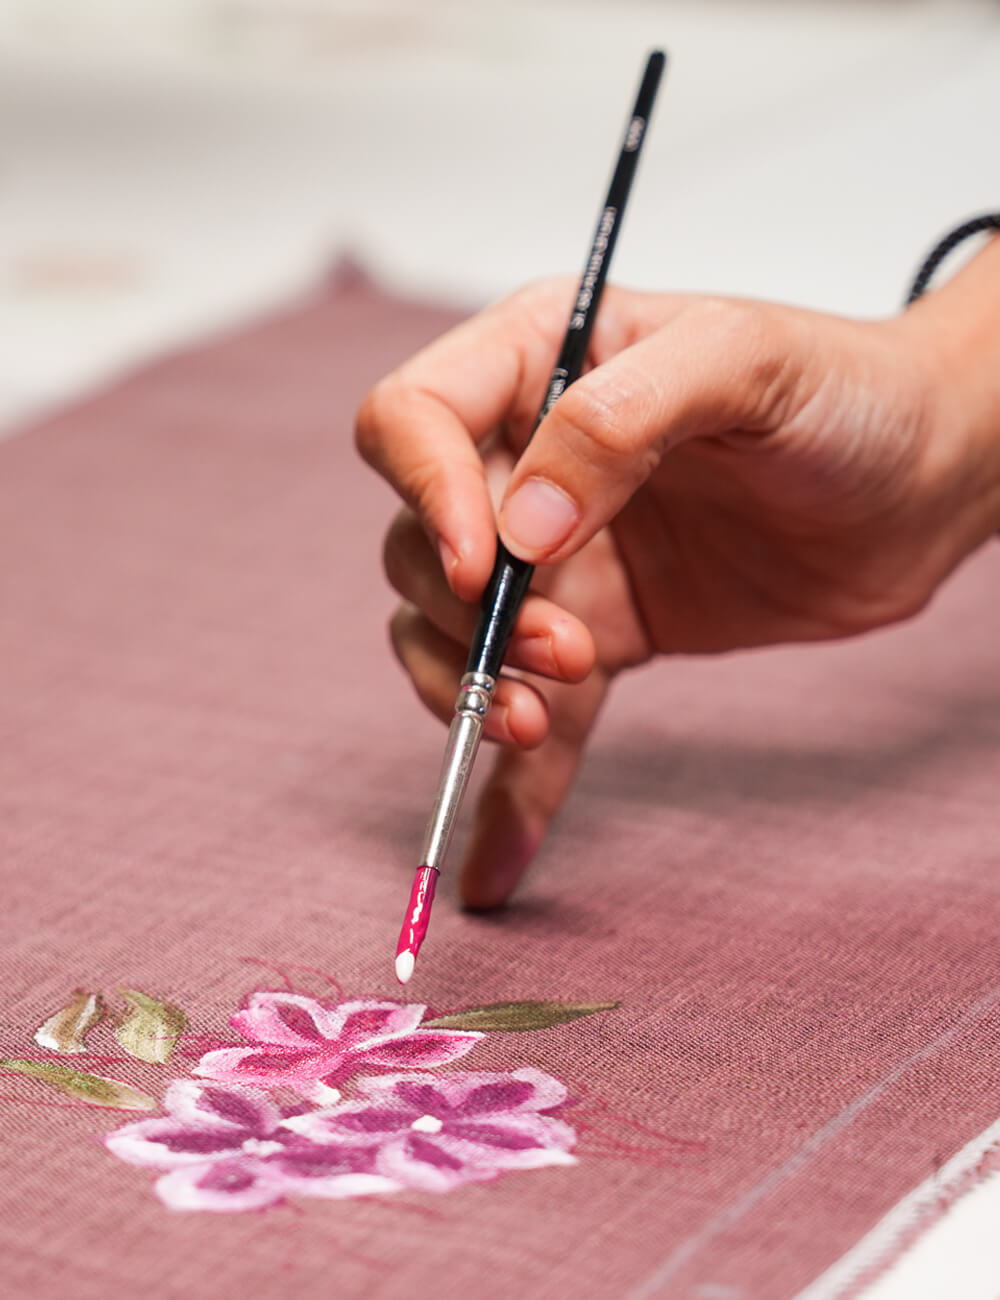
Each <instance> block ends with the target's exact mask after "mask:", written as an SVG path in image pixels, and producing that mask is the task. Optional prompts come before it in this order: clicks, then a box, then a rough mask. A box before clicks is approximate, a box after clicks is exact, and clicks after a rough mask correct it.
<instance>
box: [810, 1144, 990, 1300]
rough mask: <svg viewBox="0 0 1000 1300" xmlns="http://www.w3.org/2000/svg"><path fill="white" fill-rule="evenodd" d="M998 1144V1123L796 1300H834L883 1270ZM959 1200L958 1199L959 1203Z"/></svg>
mask: <svg viewBox="0 0 1000 1300" xmlns="http://www.w3.org/2000/svg"><path fill="white" fill-rule="evenodd" d="M998 1142H1000V1119H998V1120H997V1121H996V1122H995V1123H993V1124H991V1125H990V1126H989V1128H988V1129H986V1130H985V1131H984V1132H982V1133H980V1134H979V1136H978V1137H976V1138H973V1139H972V1141H971V1142H969V1143H967V1144H966V1145H965V1146H964V1147H963V1148H962V1149H961V1151H959V1152H958V1154H957V1155H954V1156H952V1158H951V1159H950V1160H949V1161H948V1163H947V1164H945V1165H942V1166H941V1168H940V1169H939V1170H938V1171H937V1172H936V1173H934V1174H932V1175H931V1177H930V1178H927V1179H925V1180H924V1181H923V1182H922V1183H921V1184H920V1186H919V1187H916V1188H914V1190H913V1191H912V1192H909V1193H908V1194H907V1195H906V1196H904V1197H903V1199H902V1200H901V1201H899V1202H898V1203H897V1204H896V1205H894V1206H893V1208H892V1209H891V1210H890V1211H889V1213H888V1214H887V1215H886V1216H885V1217H884V1218H882V1219H880V1220H879V1222H878V1223H877V1224H876V1225H875V1227H874V1228H872V1230H871V1232H869V1233H868V1234H867V1236H865V1237H862V1239H861V1240H860V1241H859V1242H858V1244H857V1245H856V1246H854V1247H853V1248H852V1249H851V1250H850V1251H848V1253H847V1254H846V1255H843V1256H841V1258H840V1259H839V1260H837V1262H836V1264H834V1265H833V1266H832V1267H831V1268H828V1269H827V1271H826V1272H825V1273H823V1274H821V1275H820V1277H818V1278H817V1279H816V1281H815V1282H813V1283H811V1285H809V1286H808V1287H806V1289H805V1290H804V1291H801V1292H800V1293H799V1294H798V1296H796V1298H795V1300H836V1297H837V1296H839V1295H841V1294H842V1293H843V1292H844V1291H845V1290H846V1289H847V1288H848V1287H851V1286H853V1285H854V1284H855V1282H856V1281H857V1280H858V1279H859V1278H861V1277H862V1276H864V1275H866V1274H868V1273H869V1272H870V1271H871V1270H874V1269H877V1268H878V1267H879V1266H880V1265H883V1266H884V1264H885V1263H886V1262H887V1261H888V1260H889V1257H890V1256H891V1255H892V1254H893V1252H894V1250H896V1249H897V1248H898V1244H899V1242H900V1241H901V1240H902V1239H903V1238H905V1236H906V1234H907V1233H908V1232H909V1231H910V1230H911V1229H912V1228H913V1225H914V1223H915V1222H916V1221H917V1219H918V1217H919V1215H920V1212H921V1211H922V1210H931V1211H933V1210H935V1209H936V1208H937V1207H938V1205H939V1203H940V1202H941V1199H942V1197H947V1195H948V1189H949V1187H950V1186H952V1185H953V1184H955V1183H957V1182H959V1181H960V1180H961V1179H962V1177H963V1175H965V1174H968V1173H971V1172H972V1170H974V1169H975V1167H976V1165H977V1164H978V1163H979V1161H980V1160H981V1159H982V1158H983V1156H984V1155H985V1154H986V1152H987V1151H988V1150H989V1149H990V1147H992V1146H995V1145H996V1144H997V1143H998ZM970 1190H971V1189H970ZM961 1199H962V1197H961V1196H960V1197H959V1200H961ZM957 1204H958V1202H956V1205H957ZM953 1208H954V1206H951V1205H946V1206H944V1208H943V1209H942V1214H948V1213H950V1211H951V1210H952V1209H953ZM933 1226H934V1225H933V1223H928V1225H927V1227H928V1231H929V1230H930V1229H931V1228H932V1227H933ZM914 1245H916V1242H914ZM991 1294H993V1293H992V1292H991Z"/></svg>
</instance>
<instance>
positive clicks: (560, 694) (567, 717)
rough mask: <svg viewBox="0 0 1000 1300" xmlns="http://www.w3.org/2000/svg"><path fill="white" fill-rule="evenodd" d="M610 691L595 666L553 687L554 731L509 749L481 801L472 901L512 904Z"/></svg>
mask: <svg viewBox="0 0 1000 1300" xmlns="http://www.w3.org/2000/svg"><path fill="white" fill-rule="evenodd" d="M607 690H608V679H607V677H606V676H605V675H604V674H603V673H602V672H600V671H598V670H595V671H594V672H592V673H591V674H590V676H589V677H588V678H587V679H586V680H585V681H583V682H581V683H579V684H578V685H574V686H554V687H549V688H547V690H546V695H547V697H548V701H549V719H550V727H549V734H548V736H547V737H546V738H545V740H544V741H543V742H542V743H541V744H540V745H539V746H538V747H537V748H536V749H506V748H505V749H502V750H501V751H500V753H499V754H498V755H497V760H496V763H495V764H494V766H493V770H492V772H491V773H490V775H489V777H488V779H487V782H486V785H485V786H484V788H483V792H482V794H481V796H480V799H479V804H478V806H477V808H476V817H475V822H474V823H473V828H472V835H471V837H470V840H469V847H468V850H467V852H466V855H465V861H464V862H463V864H462V877H461V882H460V884H459V892H460V894H461V898H462V902H463V903H464V905H465V906H466V907H469V908H472V909H474V910H481V909H486V908H491V907H499V906H500V905H501V904H502V903H505V902H506V901H507V899H508V897H509V896H510V894H511V893H512V892H513V890H514V887H515V886H516V884H517V882H518V881H519V880H520V878H521V877H522V876H523V875H524V873H525V871H526V870H527V868H528V866H529V865H530V863H531V860H532V858H533V857H534V856H535V853H536V852H537V851H538V848H539V846H540V845H541V842H542V840H543V839H544V838H545V832H546V831H547V829H548V826H549V823H550V822H551V821H552V818H553V817H554V816H555V815H556V813H557V812H558V811H559V809H560V808H561V806H562V804H563V802H564V800H565V798H566V796H567V795H568V794H569V791H570V788H571V787H572V785H573V780H574V778H575V777H576V773H577V769H578V768H579V766H580V758H581V757H582V754H583V748H584V745H585V743H586V740H587V737H588V735H589V734H590V729H591V727H592V726H593V724H594V721H595V719H596V718H597V714H598V711H599V710H600V707H601V703H602V701H603V699H604V696H605V695H606V694H607Z"/></svg>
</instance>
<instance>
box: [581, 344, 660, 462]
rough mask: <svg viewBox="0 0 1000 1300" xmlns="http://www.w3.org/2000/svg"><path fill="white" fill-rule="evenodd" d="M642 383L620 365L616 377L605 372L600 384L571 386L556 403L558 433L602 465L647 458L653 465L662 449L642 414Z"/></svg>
mask: <svg viewBox="0 0 1000 1300" xmlns="http://www.w3.org/2000/svg"><path fill="white" fill-rule="evenodd" d="M641 387H642V379H641V377H640V376H633V375H631V374H630V373H629V372H628V371H627V370H625V369H623V368H621V367H619V368H618V370H617V372H616V374H615V375H614V376H613V377H612V376H610V375H606V376H602V380H601V384H600V387H597V386H596V385H592V386H589V387H586V388H578V387H576V386H574V387H573V388H570V389H569V390H568V391H567V392H566V394H565V395H564V396H563V397H561V398H560V399H559V403H558V405H557V407H556V411H557V412H558V419H559V422H560V427H559V433H560V434H561V436H562V437H563V438H566V437H567V436H568V438H569V440H571V441H572V443H573V444H575V446H576V447H577V448H578V449H579V450H580V452H581V454H582V455H583V456H584V457H585V458H586V459H588V460H589V461H591V462H593V463H595V464H597V465H599V466H603V465H606V464H607V463H608V462H609V461H617V462H620V461H630V462H631V461H635V460H636V459H639V460H640V461H643V462H645V461H646V460H647V459H648V460H649V462H650V467H651V465H652V464H653V463H655V461H656V459H657V457H658V454H659V452H658V445H655V444H654V445H649V438H648V431H647V429H646V427H645V422H644V421H643V420H642V418H641V412H640V409H639V408H640V405H641V400H642V399H641V396H640V392H641Z"/></svg>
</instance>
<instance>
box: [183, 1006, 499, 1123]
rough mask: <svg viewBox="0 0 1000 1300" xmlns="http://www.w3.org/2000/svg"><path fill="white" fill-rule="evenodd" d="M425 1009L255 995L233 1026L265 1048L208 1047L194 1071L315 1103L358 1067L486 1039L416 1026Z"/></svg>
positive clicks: (438, 1055)
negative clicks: (326, 1004) (325, 1003)
mask: <svg viewBox="0 0 1000 1300" xmlns="http://www.w3.org/2000/svg"><path fill="white" fill-rule="evenodd" d="M426 1010H427V1008H426V1007H423V1006H413V1005H410V1006H403V1005H401V1004H400V1003H398V1002H342V1003H341V1004H340V1006H337V1007H334V1008H333V1009H332V1010H327V1008H325V1007H324V1006H323V1005H322V1004H321V1003H319V1002H317V1001H316V1000H315V999H314V998H307V997H302V996H300V995H299V994H296V993H255V994H254V995H253V996H252V997H251V998H250V1001H249V1003H248V1004H247V1007H246V1009H245V1010H244V1011H239V1012H237V1013H236V1015H235V1016H233V1018H232V1021H231V1023H232V1024H233V1026H234V1027H235V1028H236V1029H238V1030H239V1031H240V1033H241V1034H242V1035H243V1036H244V1038H249V1039H250V1041H251V1042H253V1043H258V1044H260V1046H258V1047H225V1048H221V1049H219V1050H218V1051H214V1052H207V1053H206V1054H205V1055H204V1056H203V1057H202V1058H201V1061H200V1062H199V1063H198V1065H196V1066H195V1068H194V1071H193V1073H194V1074H199V1075H201V1076H202V1077H204V1078H208V1079H218V1080H220V1081H222V1082H225V1083H262V1084H267V1085H268V1086H269V1087H277V1086H279V1085H283V1086H284V1087H286V1088H292V1089H294V1090H295V1091H296V1092H298V1093H299V1094H300V1095H302V1096H303V1097H309V1098H311V1099H313V1100H315V1101H326V1102H329V1101H336V1100H337V1098H338V1097H339V1096H340V1092H339V1085H340V1084H341V1083H343V1081H344V1080H345V1079H347V1078H349V1077H350V1076H351V1075H353V1074H357V1073H358V1072H359V1071H362V1070H364V1071H380V1070H399V1069H400V1068H404V1069H405V1068H409V1069H420V1070H423V1069H430V1068H432V1067H434V1066H438V1065H447V1064H448V1063H449V1062H450V1061H455V1060H457V1059H458V1058H459V1057H460V1056H464V1055H465V1054H466V1052H469V1051H471V1049H472V1048H473V1046H474V1045H475V1044H476V1043H477V1042H478V1040H479V1039H480V1038H482V1037H483V1035H482V1034H477V1033H467V1032H463V1031H460V1030H457V1029H419V1028H418V1025H419V1024H420V1021H421V1020H422V1019H423V1016H424V1012H425V1011H426Z"/></svg>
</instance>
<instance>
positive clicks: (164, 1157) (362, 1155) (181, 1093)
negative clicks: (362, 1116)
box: [104, 1079, 400, 1211]
mask: <svg viewBox="0 0 1000 1300" xmlns="http://www.w3.org/2000/svg"><path fill="white" fill-rule="evenodd" d="M164 1106H165V1109H166V1110H167V1112H168V1113H167V1115H166V1117H164V1118H160V1119H147V1120H139V1121H138V1122H137V1123H135V1124H126V1125H125V1126H124V1127H123V1128H120V1129H116V1130H115V1132H113V1133H109V1134H108V1135H107V1136H106V1137H105V1139H104V1141H105V1144H106V1145H107V1147H108V1149H109V1150H110V1151H112V1152H113V1153H114V1155H116V1156H118V1157H119V1159H121V1160H127V1161H128V1162H129V1164H133V1165H143V1166H145V1167H147V1168H152V1169H159V1170H162V1171H165V1172H164V1173H163V1176H162V1177H161V1178H160V1179H158V1180H157V1183H156V1190H157V1193H158V1195H159V1197H160V1199H161V1200H162V1201H163V1202H164V1203H165V1204H166V1205H168V1206H170V1208H171V1209H174V1210H221V1211H236V1210H258V1209H263V1208H265V1207H266V1206H269V1205H276V1204H277V1203H278V1202H279V1201H281V1200H283V1199H284V1198H285V1196H287V1195H292V1194H294V1195H298V1196H324V1197H329V1198H332V1199H341V1198H344V1197H352V1196H372V1195H376V1194H379V1193H384V1192H393V1191H396V1190H398V1188H399V1187H400V1184H399V1183H398V1182H397V1181H395V1180H393V1179H391V1178H389V1177H388V1176H386V1175H385V1174H381V1173H379V1172H378V1171H377V1170H376V1169H375V1158H376V1153H375V1152H374V1151H373V1150H372V1147H371V1145H370V1144H368V1143H366V1142H364V1141H360V1140H359V1141H357V1142H354V1143H351V1142H345V1143H343V1144H342V1146H341V1147H337V1146H333V1145H332V1144H330V1143H317V1142H314V1141H312V1140H311V1139H310V1138H309V1136H308V1135H307V1134H304V1133H301V1132H298V1131H297V1130H295V1129H293V1128H292V1127H291V1116H290V1115H289V1113H288V1112H287V1111H282V1110H281V1109H279V1107H278V1106H276V1105H275V1104H274V1102H273V1101H271V1100H270V1098H268V1097H267V1095H266V1094H265V1093H263V1092H260V1091H258V1090H257V1089H255V1088H223V1087H219V1086H217V1085H215V1084H206V1083H196V1082H194V1081H192V1080H187V1079H179V1080H177V1081H175V1082H174V1083H172V1084H171V1085H170V1087H169V1088H168V1089H167V1094H166V1098H165V1101H164Z"/></svg>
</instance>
